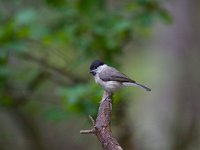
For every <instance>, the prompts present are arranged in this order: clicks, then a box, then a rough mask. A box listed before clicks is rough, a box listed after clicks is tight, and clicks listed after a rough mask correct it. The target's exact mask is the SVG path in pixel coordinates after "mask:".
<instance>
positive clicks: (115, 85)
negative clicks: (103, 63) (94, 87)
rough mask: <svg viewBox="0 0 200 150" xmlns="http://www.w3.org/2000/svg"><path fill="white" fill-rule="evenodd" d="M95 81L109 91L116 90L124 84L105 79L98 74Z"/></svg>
mask: <svg viewBox="0 0 200 150" xmlns="http://www.w3.org/2000/svg"><path fill="white" fill-rule="evenodd" d="M95 81H96V83H98V84H100V85H101V86H102V87H103V88H104V89H105V90H106V91H108V92H114V91H116V90H117V89H119V88H120V87H121V86H122V84H121V83H119V82H117V81H103V80H101V79H100V78H99V76H98V75H96V76H95Z"/></svg>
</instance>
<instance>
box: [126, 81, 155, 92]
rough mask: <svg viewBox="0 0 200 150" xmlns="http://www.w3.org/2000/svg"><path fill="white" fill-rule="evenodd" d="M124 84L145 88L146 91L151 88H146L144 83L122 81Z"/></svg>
mask: <svg viewBox="0 0 200 150" xmlns="http://www.w3.org/2000/svg"><path fill="white" fill-rule="evenodd" d="M123 84H124V85H125V86H138V87H140V88H142V89H145V90H146V91H151V89H150V88H148V87H146V86H144V85H142V84H139V83H137V82H131V83H130V82H126V83H123Z"/></svg>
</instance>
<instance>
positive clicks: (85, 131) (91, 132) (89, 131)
mask: <svg viewBox="0 0 200 150" xmlns="http://www.w3.org/2000/svg"><path fill="white" fill-rule="evenodd" d="M94 133H95V128H93V129H91V130H81V131H80V134H94Z"/></svg>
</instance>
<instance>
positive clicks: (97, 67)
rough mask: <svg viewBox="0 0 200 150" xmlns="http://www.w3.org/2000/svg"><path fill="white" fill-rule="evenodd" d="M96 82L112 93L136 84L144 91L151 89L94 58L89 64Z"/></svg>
mask: <svg viewBox="0 0 200 150" xmlns="http://www.w3.org/2000/svg"><path fill="white" fill-rule="evenodd" d="M89 73H91V74H92V75H93V76H94V79H95V81H96V83H98V84H99V85H101V86H102V87H103V89H104V90H105V91H107V92H108V93H110V94H112V93H114V92H115V91H117V90H119V89H120V88H122V87H125V86H137V87H140V88H142V89H144V90H146V91H151V89H150V88H148V87H147V86H145V85H142V84H140V83H137V82H136V81H135V80H132V79H131V78H129V77H128V76H127V75H125V74H123V73H121V72H119V71H118V70H117V69H116V68H114V67H111V66H108V65H107V64H105V63H104V62H103V61H101V60H94V61H93V62H92V63H91V65H90V71H89Z"/></svg>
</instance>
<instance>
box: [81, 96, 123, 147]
mask: <svg viewBox="0 0 200 150" xmlns="http://www.w3.org/2000/svg"><path fill="white" fill-rule="evenodd" d="M111 112H112V95H111V94H109V93H107V92H104V94H103V97H102V101H101V103H100V106H99V112H98V115H97V118H96V122H95V121H94V120H93V119H92V117H90V119H91V120H92V122H93V126H94V127H93V128H92V129H91V130H81V131H80V133H81V134H95V135H96V136H97V138H98V140H99V141H100V143H101V144H102V147H103V149H104V150H122V148H121V146H120V145H119V143H118V142H117V140H116V139H115V138H114V137H113V136H112V131H111Z"/></svg>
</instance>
